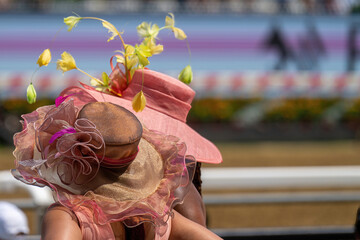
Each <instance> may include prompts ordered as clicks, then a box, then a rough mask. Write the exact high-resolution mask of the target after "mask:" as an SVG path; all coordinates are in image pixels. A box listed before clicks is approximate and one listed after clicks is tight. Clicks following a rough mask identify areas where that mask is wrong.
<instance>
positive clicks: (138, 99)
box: [132, 91, 146, 112]
mask: <svg viewBox="0 0 360 240" xmlns="http://www.w3.org/2000/svg"><path fill="white" fill-rule="evenodd" d="M145 105H146V98H145V95H144V93H143V91H140V92H138V93H137V94H136V95H135V97H134V98H133V100H132V107H133V109H134V111H135V112H141V111H142V110H144V108H145Z"/></svg>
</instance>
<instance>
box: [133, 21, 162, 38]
mask: <svg viewBox="0 0 360 240" xmlns="http://www.w3.org/2000/svg"><path fill="white" fill-rule="evenodd" d="M136 29H137V32H138V34H139V36H140V37H142V38H151V39H156V37H157V35H158V34H159V31H160V28H159V26H158V25H157V24H153V25H151V23H147V22H142V23H141V24H140V25H139V26H137V28H136Z"/></svg>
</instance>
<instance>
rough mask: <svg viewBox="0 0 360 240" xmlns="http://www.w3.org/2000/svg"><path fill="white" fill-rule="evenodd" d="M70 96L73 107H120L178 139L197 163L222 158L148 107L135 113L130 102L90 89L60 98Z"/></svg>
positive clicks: (191, 133)
mask: <svg viewBox="0 0 360 240" xmlns="http://www.w3.org/2000/svg"><path fill="white" fill-rule="evenodd" d="M84 93H85V94H84ZM86 93H87V94H88V95H87V94H86ZM70 94H73V95H72V96H71V98H73V99H74V102H75V105H82V104H85V103H87V102H89V101H94V100H95V101H98V102H111V103H114V104H117V105H119V106H122V107H124V108H126V109H127V110H129V111H131V112H132V113H133V114H135V116H136V117H137V118H138V119H139V120H140V121H141V122H142V123H143V124H144V125H145V127H147V128H148V129H151V130H156V131H159V132H162V133H165V134H167V135H173V136H176V137H178V138H180V139H181V140H182V141H184V142H185V143H186V145H187V148H188V151H187V153H188V155H192V156H194V157H195V158H196V160H197V161H198V162H204V163H212V164H218V163H221V162H222V156H221V153H220V151H219V150H218V148H217V147H216V146H215V145H214V144H213V143H212V142H210V141H209V140H207V139H206V138H204V137H203V136H201V135H200V134H199V133H197V132H196V131H195V130H194V129H192V128H191V127H190V126H188V125H187V124H186V123H184V122H181V121H179V120H177V119H174V118H172V117H170V116H168V115H166V114H163V113H161V112H158V111H156V110H154V109H151V108H149V107H145V108H144V110H143V111H142V112H135V111H134V110H133V108H132V104H131V101H129V100H127V99H124V98H121V97H117V96H114V95H109V94H106V93H102V92H99V91H96V90H92V89H90V87H86V88H79V87H70V88H67V89H65V90H64V91H62V92H61V93H60V96H68V95H70ZM91 98H93V99H91Z"/></svg>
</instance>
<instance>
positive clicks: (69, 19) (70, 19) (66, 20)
mask: <svg viewBox="0 0 360 240" xmlns="http://www.w3.org/2000/svg"><path fill="white" fill-rule="evenodd" d="M80 20H81V17H75V16H69V17H67V18H64V23H65V24H66V25H67V26H68V31H69V32H70V31H71V29H73V27H76V24H78V22H79V21H80Z"/></svg>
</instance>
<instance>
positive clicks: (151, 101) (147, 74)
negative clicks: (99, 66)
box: [110, 65, 195, 122]
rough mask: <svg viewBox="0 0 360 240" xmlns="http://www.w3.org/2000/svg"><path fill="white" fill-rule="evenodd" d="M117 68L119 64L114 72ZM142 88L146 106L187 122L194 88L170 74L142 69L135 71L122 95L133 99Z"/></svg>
mask: <svg viewBox="0 0 360 240" xmlns="http://www.w3.org/2000/svg"><path fill="white" fill-rule="evenodd" d="M116 69H119V65H117V66H116V67H115V68H114V71H113V73H114V74H115V73H116V72H117V70H116ZM113 73H112V74H110V78H112V77H115V76H113V75H114V74H113ZM141 90H142V91H143V92H144V94H145V96H146V100H147V103H146V107H149V108H152V109H154V110H156V111H158V112H161V113H163V114H166V115H168V116H170V117H172V118H175V119H178V120H180V121H182V122H186V118H187V115H188V113H189V110H190V109H191V102H192V101H193V99H194V97H195V92H194V90H192V89H191V88H190V87H189V86H188V85H186V84H184V83H182V82H181V81H179V80H178V79H175V78H173V77H170V76H168V75H165V74H162V73H159V72H155V71H152V70H149V69H141V70H137V71H136V72H135V73H134V76H133V78H132V81H131V83H130V84H129V86H128V88H127V89H126V90H125V91H124V92H123V96H122V97H123V98H124V99H128V100H132V99H133V97H134V96H135V95H136V94H137V93H138V92H139V91H141Z"/></svg>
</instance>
